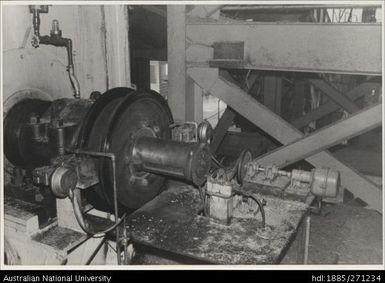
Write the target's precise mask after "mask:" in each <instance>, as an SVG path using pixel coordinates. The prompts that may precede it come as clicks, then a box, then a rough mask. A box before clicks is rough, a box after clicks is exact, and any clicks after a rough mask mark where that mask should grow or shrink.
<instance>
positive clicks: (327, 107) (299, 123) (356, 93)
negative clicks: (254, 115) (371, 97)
mask: <svg viewBox="0 0 385 283" xmlns="http://www.w3.org/2000/svg"><path fill="white" fill-rule="evenodd" d="M380 87H381V85H380V84H379V83H375V82H364V83H362V84H360V85H358V86H357V87H355V88H353V89H352V90H350V91H348V92H347V93H346V96H348V97H349V98H350V99H351V100H356V99H358V98H360V97H362V96H364V95H366V94H368V93H369V92H370V91H372V90H373V89H377V90H378V89H379V88H380ZM338 109H340V107H339V106H338V105H337V104H335V103H334V102H333V101H328V102H326V103H324V104H322V105H321V106H319V107H318V108H317V109H315V110H313V111H311V112H309V113H307V114H305V115H303V116H302V117H299V118H298V119H296V120H294V121H292V122H291V124H292V125H293V126H294V127H296V128H298V129H300V128H303V127H305V126H306V125H307V124H309V123H310V122H312V121H316V120H318V119H320V118H322V117H324V116H326V115H328V114H330V113H332V112H334V111H337V110H338Z"/></svg>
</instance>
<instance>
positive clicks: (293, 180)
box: [4, 5, 339, 264]
mask: <svg viewBox="0 0 385 283" xmlns="http://www.w3.org/2000/svg"><path fill="white" fill-rule="evenodd" d="M47 11H48V7H47V6H44V5H43V6H31V7H30V12H31V13H32V14H33V28H34V35H33V39H32V46H34V47H36V48H37V47H38V46H39V45H40V44H48V45H53V46H59V47H65V48H66V51H67V56H68V66H67V71H68V74H69V79H70V82H71V85H72V87H73V92H74V98H73V99H69V98H62V99H56V100H53V101H49V100H44V99H40V98H36V97H35V98H34V97H32V96H31V97H25V96H24V97H23V98H22V99H20V100H15V101H17V103H15V104H14V105H13V106H12V107H11V108H10V109H9V111H8V112H7V114H6V116H5V119H4V154H5V156H6V158H7V161H9V163H10V165H9V166H8V165H7V167H9V168H7V170H9V169H12V172H10V175H11V184H10V186H13V187H16V188H17V189H18V190H19V191H20V194H21V195H23V197H24V198H25V196H26V195H27V194H28V193H29V192H31V191H32V193H31V195H32V199H34V200H36V199H38V202H40V203H43V204H42V206H45V207H48V206H50V205H51V204H52V203H56V202H57V205H56V207H55V209H53V210H54V211H53V213H52V211H51V212H48V214H50V215H51V218H57V221H58V223H59V226H60V225H61V224H60V223H63V221H64V222H65V221H69V222H71V221H72V220H71V219H70V220H68V219H67V218H70V217H69V214H71V213H72V214H73V215H74V217H75V219H76V220H75V219H74V220H75V221H76V225H78V226H79V227H80V228H81V230H82V231H83V234H82V235H86V238H87V239H93V238H99V237H103V238H106V237H107V236H111V235H112V236H115V237H116V238H115V239H116V241H115V243H116V248H115V251H116V254H117V262H118V264H122V263H123V264H127V263H129V262H130V256H129V255H128V249H129V248H128V245H129V243H130V242H133V243H140V244H144V245H148V246H151V247H153V248H156V249H160V250H166V251H168V252H173V253H175V254H180V255H184V256H187V257H190V258H195V259H199V260H202V261H204V262H210V263H220V264H249V263H253V264H255V263H275V262H277V261H279V258H280V256H281V255H282V252H283V250H285V248H286V247H287V245H288V243H289V242H290V240H291V239H292V238H293V235H294V234H295V233H296V231H297V228H298V227H299V224H300V222H301V221H302V219H303V217H304V215H305V214H306V213H307V212H308V211H309V208H310V207H311V205H312V203H313V200H314V199H315V198H317V199H321V198H325V197H327V198H330V197H336V196H337V194H338V188H339V173H338V172H336V171H333V170H330V169H329V168H314V169H313V170H312V171H303V170H297V169H295V170H292V171H283V170H281V169H280V168H278V167H276V166H274V165H270V166H260V164H258V161H257V159H254V158H253V156H252V155H251V153H250V151H247V150H245V151H243V152H242V154H241V155H240V156H239V158H238V159H237V160H236V161H235V162H234V163H232V165H231V166H227V167H225V166H223V164H222V163H221V162H220V161H218V160H216V158H215V156H214V155H213V154H212V150H210V141H211V139H212V135H213V129H212V128H211V125H210V124H209V123H208V122H207V121H204V122H202V123H200V124H198V123H196V122H189V121H174V120H173V117H172V115H171V111H170V109H169V107H168V104H167V102H166V100H165V99H164V98H163V97H162V96H161V95H160V94H158V93H156V92H154V91H151V90H133V89H130V88H125V87H118V88H113V89H110V90H108V91H107V92H105V93H104V94H100V93H98V92H93V93H92V94H91V95H90V97H89V98H84V95H83V97H81V96H80V87H79V83H78V80H77V78H76V76H75V73H74V64H73V58H72V41H71V39H69V38H63V37H62V33H61V30H60V29H59V23H58V22H57V21H56V20H55V21H53V23H52V30H51V32H50V35H49V36H48V35H46V36H42V35H40V31H39V26H40V19H39V14H40V13H47ZM168 179H172V180H174V181H176V182H167V180H168ZM6 197H8V196H6ZM10 199H12V198H10ZM44 200H45V201H44ZM68 200H70V201H69V202H68V203H70V206H69V207H66V205H67V202H66V201H68ZM26 203H27V202H25V203H24V204H23V208H22V209H24V208H25V207H27V206H28V205H29V206H33V205H31V204H26ZM17 206H18V205H15V204H14V202H13V200H11V201H9V202H8V203H7V204H6V207H5V210H6V214H7V213H8V214H7V215H9V217H8V218H7V219H6V220H7V221H10V222H12V223H13V224H15V227H16V228H15V229H16V230H17V229H20V227H19V226H20V225H19V224H20V223H19V222H20V221H19V218H23V217H24V218H25V215H21V214H20V213H19V214H17V213H15V212H14V211H13V208H14V207H16V208H17V209H19V208H18V207H17ZM91 209H94V210H97V211H99V212H100V211H101V212H104V213H105V214H104V216H105V215H108V216H110V215H113V216H114V217H113V221H114V222H115V223H113V222H112V223H111V218H109V219H108V221H107V222H108V225H107V226H106V225H104V224H105V223H102V224H100V223H99V224H100V225H97V224H95V223H94V222H92V221H89V220H90V218H92V217H89V215H88V212H89V211H90V210H91ZM15 215H16V216H15ZM20 215H21V216H20ZM102 218H103V217H102ZM106 218H108V217H104V220H105V219H106ZM31 219H32V218H31ZM28 221H29V220H28ZM28 221H25V223H26V224H25V225H24V224H23V225H24V226H23V229H24V228H25V230H26V232H28V233H29V232H31V234H33V239H34V240H35V241H37V242H39V245H38V246H37V247H38V248H37V250H39V249H40V247H41V246H40V244H41V243H44V244H45V245H47V242H48V243H52V242H55V241H57V242H58V241H59V242H60V241H62V239H61V238H66V239H64V240H63V241H68V246H70V248H68V250H73V249H75V247H74V246H71V245H72V244H73V243H71V239H72V238H73V237H74V236H73V234H71V232H69V231H68V229H67V228H68V227H70V228H71V225H68V224H66V225H63V227H65V228H66V229H67V230H60V231H56V232H55V233H56V234H55V235H56V236H57V235H59V237H60V239H59V240H58V238H55V237H56V236H52V235H51V234H49V231H50V230H52V229H54V228H52V226H53V225H56V224H55V223H54V224H52V223H48V225H47V226H44V227H41V225H40V226H39V225H35V226H34V227H36V226H38V227H37V228H38V229H39V231H36V230H33V229H32V230H30V229H29V228H28V227H29V226H28V225H30V224H31V223H27V222H28ZM98 221H99V222H100V220H98ZM98 221H96V222H98ZM23 223H24V222H23ZM32 224H36V223H32ZM18 225H19V226H18ZM50 225H51V226H50ZM76 225H75V226H76ZM47 231H48V232H47ZM47 233H48V234H49V235H48V234H47ZM65 233H67V234H65ZM16 234H17V233H16ZM66 235H67V236H66ZM71 237H72V238H71ZM110 238H111V237H110ZM103 241H104V240H103ZM103 241H102V242H100V244H98V247H96V252H97V251H98V249H100V247H101V245H102V244H103V243H104V242H103ZM66 243H67V242H66ZM70 244H71V245H70ZM77 244H79V243H77ZM75 246H76V245H75ZM122 252H123V254H124V255H123V258H122ZM94 256H95V254H93V255H91V257H90V260H87V263H89V262H91V261H92V259H93V257H94ZM63 257H65V255H64V256H63ZM62 262H63V263H64V262H66V261H64V260H63V261H62Z"/></svg>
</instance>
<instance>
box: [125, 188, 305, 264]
mask: <svg viewBox="0 0 385 283" xmlns="http://www.w3.org/2000/svg"><path fill="white" fill-rule="evenodd" d="M263 198H264V199H265V201H266V206H265V213H266V227H265V228H261V227H260V226H261V218H260V217H261V216H260V213H257V214H256V215H255V217H250V214H249V215H246V214H245V215H244V217H242V213H236V214H235V215H237V217H234V218H233V219H232V222H231V224H230V225H228V226H226V225H222V224H219V223H215V222H214V221H212V220H210V219H208V218H206V217H204V216H201V215H199V214H200V211H201V209H202V203H201V199H200V197H199V193H198V191H197V190H196V189H194V188H192V187H189V186H181V187H173V188H170V189H168V190H166V191H164V192H163V193H162V194H160V195H159V196H158V197H156V198H155V199H154V200H152V201H151V202H149V203H147V204H146V205H145V206H143V207H142V208H140V209H139V210H137V211H136V212H134V213H133V214H132V215H130V216H129V217H128V221H127V229H128V233H129V235H130V236H131V237H132V239H133V240H134V242H139V243H142V244H145V245H148V246H152V247H156V248H159V249H162V250H166V251H171V252H174V253H177V254H182V255H185V256H189V257H192V258H196V259H201V260H203V261H206V262H211V263H215V264H271V263H276V262H277V261H279V259H280V256H281V253H282V251H283V250H284V249H285V247H286V246H287V245H288V244H289V243H290V240H291V238H292V236H293V235H294V233H295V232H296V229H297V227H298V224H299V222H300V221H301V219H302V217H303V215H304V213H305V211H306V209H307V208H308V205H307V204H304V203H300V202H295V201H287V200H282V199H276V198H272V197H263Z"/></svg>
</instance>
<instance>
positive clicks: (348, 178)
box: [188, 68, 382, 213]
mask: <svg viewBox="0 0 385 283" xmlns="http://www.w3.org/2000/svg"><path fill="white" fill-rule="evenodd" d="M188 73H189V75H190V76H191V77H192V78H193V80H194V81H195V82H196V83H197V84H198V85H200V86H201V87H202V88H204V89H205V90H206V91H209V92H211V93H212V94H213V95H215V96H216V97H218V98H220V99H222V100H223V101H224V102H225V103H226V104H227V105H230V106H231V107H232V108H233V109H234V110H236V111H237V112H238V113H242V116H244V117H245V118H247V119H248V120H249V121H251V122H252V123H254V124H255V125H257V126H258V127H259V128H261V129H262V130H264V131H265V132H266V133H268V134H269V135H271V136H272V137H273V138H275V139H277V140H278V141H280V142H281V143H283V144H288V143H290V142H293V141H295V140H297V139H300V138H301V137H303V133H302V132H300V131H299V130H297V129H296V128H294V127H293V126H292V125H290V124H289V123H288V122H286V121H285V120H283V119H282V118H281V117H279V116H278V115H276V114H274V113H273V112H271V111H270V110H269V109H268V108H267V107H265V106H264V105H262V104H261V103H259V102H258V101H256V100H255V99H254V98H252V97H251V96H250V95H248V94H247V93H245V92H244V91H243V90H241V89H240V88H239V87H238V86H236V85H235V84H232V83H230V82H228V81H226V80H224V79H223V78H221V77H219V76H218V70H217V69H208V68H191V69H189V70H188ZM306 160H307V161H308V162H310V163H311V164H313V165H314V166H315V167H329V168H331V169H334V170H337V171H339V172H340V174H341V185H342V187H345V188H347V189H349V190H350V191H351V192H352V193H354V194H355V195H356V197H359V198H361V199H362V200H363V201H365V202H366V203H368V205H369V207H371V208H374V209H376V210H377V211H379V212H381V213H382V193H381V190H380V188H379V187H378V186H377V185H376V184H375V183H373V182H372V181H370V180H369V179H368V178H366V177H365V176H363V175H361V174H360V173H359V172H357V171H356V170H355V169H353V168H351V167H349V166H348V165H346V164H344V163H342V162H340V161H339V160H338V159H336V158H334V157H333V156H332V155H331V154H330V153H329V152H328V151H323V152H320V153H317V154H315V155H313V156H310V157H308V158H307V159H306ZM261 165H266V164H261Z"/></svg>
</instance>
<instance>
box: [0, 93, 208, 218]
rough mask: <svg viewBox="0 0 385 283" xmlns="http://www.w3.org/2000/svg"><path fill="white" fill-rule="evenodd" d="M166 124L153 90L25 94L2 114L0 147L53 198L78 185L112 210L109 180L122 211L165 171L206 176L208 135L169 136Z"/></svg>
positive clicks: (145, 196) (197, 179)
mask: <svg viewBox="0 0 385 283" xmlns="http://www.w3.org/2000/svg"><path fill="white" fill-rule="evenodd" d="M171 124H172V117H171V114H170V110H169V109H168V106H167V104H166V102H165V101H164V99H163V98H162V97H161V96H160V95H159V94H157V93H155V92H152V91H133V90H130V89H127V88H116V89H112V90H110V91H108V92H106V93H105V94H104V95H102V96H101V97H100V98H98V99H97V100H96V101H95V102H94V103H92V101H90V100H87V99H60V100H56V101H53V102H52V103H51V102H47V101H42V100H35V99H27V100H23V101H22V102H20V103H18V104H16V105H15V106H14V107H13V108H12V109H11V110H10V111H9V113H8V115H7V117H6V118H5V121H4V130H5V140H4V148H5V155H6V157H7V159H8V160H9V161H10V162H11V163H12V164H13V165H15V166H17V167H19V168H23V169H26V170H31V171H32V176H33V182H34V184H36V185H42V186H49V187H50V188H51V189H52V192H53V193H54V194H55V195H56V196H57V197H59V198H65V197H68V196H70V195H71V194H72V193H71V191H72V190H74V189H75V188H78V189H81V190H82V192H83V193H82V195H83V196H84V197H85V198H86V199H87V201H88V202H90V203H92V205H94V206H95V207H96V208H98V209H100V210H103V211H109V212H114V210H113V208H114V188H116V193H117V195H118V196H119V197H118V206H119V208H121V209H122V211H123V210H128V211H129V210H133V209H136V208H138V207H140V206H141V205H143V204H144V203H146V202H147V201H149V200H151V199H152V198H153V197H155V196H156V195H157V194H159V192H160V191H161V189H162V187H163V186H164V182H165V178H164V176H172V177H176V178H181V179H185V180H187V181H190V182H191V183H193V184H196V185H201V184H202V183H203V182H204V181H205V179H206V176H207V173H208V171H209V169H210V153H209V150H208V145H207V143H204V142H199V141H198V142H189V143H187V142H180V141H173V140H171V129H170V125H171ZM103 154H106V155H105V156H104V155H103ZM108 156H114V157H113V162H112V163H111V160H110V158H109V157H108Z"/></svg>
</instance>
